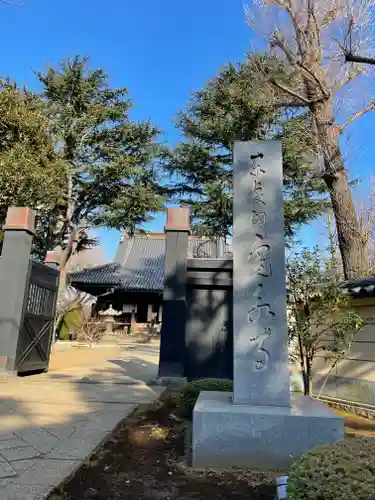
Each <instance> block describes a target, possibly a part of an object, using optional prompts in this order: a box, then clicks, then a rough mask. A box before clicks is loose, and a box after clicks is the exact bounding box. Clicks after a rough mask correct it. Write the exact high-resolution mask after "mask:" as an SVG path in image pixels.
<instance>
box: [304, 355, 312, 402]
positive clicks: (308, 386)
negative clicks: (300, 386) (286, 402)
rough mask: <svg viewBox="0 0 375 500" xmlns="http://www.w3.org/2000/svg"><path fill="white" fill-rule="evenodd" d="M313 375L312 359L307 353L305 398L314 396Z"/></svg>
mask: <svg viewBox="0 0 375 500" xmlns="http://www.w3.org/2000/svg"><path fill="white" fill-rule="evenodd" d="M311 377H312V373H311V359H310V358H309V355H308V353H306V385H305V396H311V394H312V379H311Z"/></svg>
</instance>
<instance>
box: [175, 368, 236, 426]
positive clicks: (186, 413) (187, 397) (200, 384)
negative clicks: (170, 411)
mask: <svg viewBox="0 0 375 500" xmlns="http://www.w3.org/2000/svg"><path fill="white" fill-rule="evenodd" d="M201 391H220V392H232V391H233V382H232V380H225V379H218V378H205V379H201V380H194V381H193V382H189V383H188V384H187V385H186V387H185V389H184V390H183V391H182V393H181V397H180V404H179V408H178V413H179V415H180V416H182V417H184V418H188V419H191V418H192V416H193V410H194V406H195V403H196V401H197V399H198V396H199V393H200V392H201Z"/></svg>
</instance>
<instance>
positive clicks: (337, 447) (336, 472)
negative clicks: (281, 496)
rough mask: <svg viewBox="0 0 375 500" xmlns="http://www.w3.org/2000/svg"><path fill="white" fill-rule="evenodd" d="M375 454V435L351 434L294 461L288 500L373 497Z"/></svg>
mask: <svg viewBox="0 0 375 500" xmlns="http://www.w3.org/2000/svg"><path fill="white" fill-rule="evenodd" d="M374 455H375V439H374V438H364V437H353V438H347V439H345V440H344V441H340V442H337V443H334V444H330V445H324V446H320V447H318V448H316V449H315V450H313V451H311V452H310V453H307V454H306V455H304V456H303V457H302V458H301V459H299V460H297V461H296V462H295V463H294V464H293V466H292V470H291V472H290V474H289V480H288V489H287V493H288V500H351V499H353V500H370V499H371V500H373V499H374V498H375V462H374Z"/></svg>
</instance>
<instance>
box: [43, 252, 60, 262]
mask: <svg viewBox="0 0 375 500" xmlns="http://www.w3.org/2000/svg"><path fill="white" fill-rule="evenodd" d="M44 263H45V264H57V265H58V264H60V256H59V254H58V252H57V251H56V250H48V251H47V253H46V257H45V259H44Z"/></svg>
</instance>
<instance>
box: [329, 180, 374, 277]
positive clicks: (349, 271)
mask: <svg viewBox="0 0 375 500" xmlns="http://www.w3.org/2000/svg"><path fill="white" fill-rule="evenodd" d="M324 180H325V182H326V184H327V187H328V189H329V192H330V197H331V203H332V209H333V213H334V215H335V221H336V231H337V237H338V243H339V248H340V253H341V257H342V263H343V269H344V277H345V279H347V280H349V279H353V278H358V277H360V276H365V275H366V274H367V273H368V255H367V251H366V242H365V240H364V239H363V236H362V234H361V231H360V227H359V224H358V220H357V216H356V212H355V207H354V203H353V198H352V194H351V191H350V186H349V183H348V178H347V175H346V172H345V170H340V171H338V172H335V173H332V174H330V175H327V176H325V177H324Z"/></svg>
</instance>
